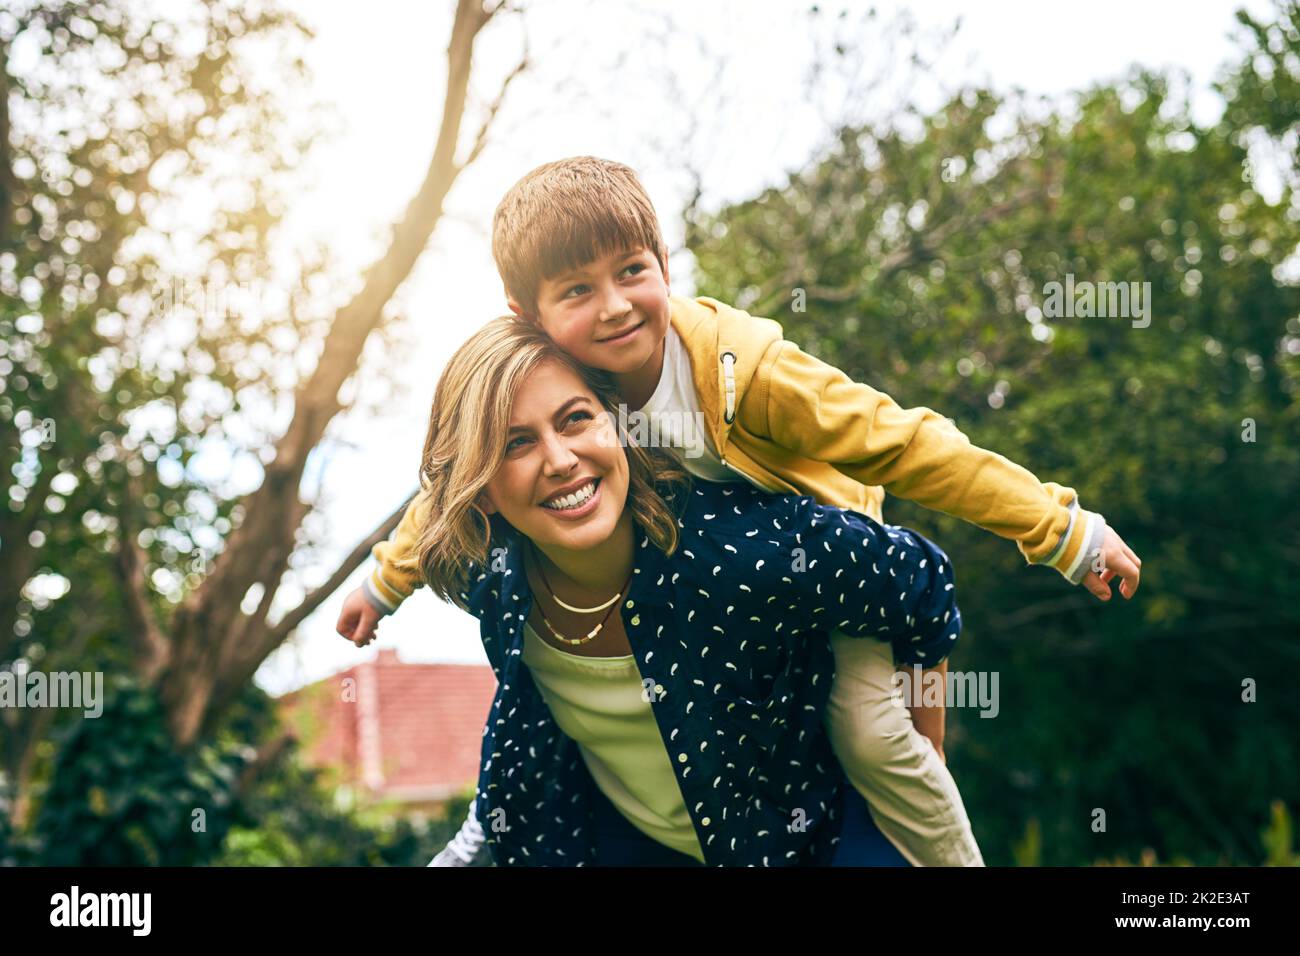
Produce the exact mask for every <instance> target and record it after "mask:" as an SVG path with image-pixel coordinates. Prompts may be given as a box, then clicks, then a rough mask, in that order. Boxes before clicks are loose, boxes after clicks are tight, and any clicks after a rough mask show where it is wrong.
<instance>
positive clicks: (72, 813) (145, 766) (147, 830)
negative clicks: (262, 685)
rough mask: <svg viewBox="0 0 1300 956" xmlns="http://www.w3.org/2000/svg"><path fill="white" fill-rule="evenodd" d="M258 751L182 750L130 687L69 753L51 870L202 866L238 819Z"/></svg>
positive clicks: (52, 805)
mask: <svg viewBox="0 0 1300 956" xmlns="http://www.w3.org/2000/svg"><path fill="white" fill-rule="evenodd" d="M247 751H248V748H247V747H246V746H244V745H240V744H236V743H234V742H232V741H228V740H227V741H223V742H222V743H219V744H217V745H213V746H204V747H200V748H197V749H196V750H195V751H194V752H192V753H180V752H177V750H176V748H175V746H174V744H173V743H172V740H171V737H170V735H169V734H168V732H167V728H166V726H165V723H164V719H163V714H162V711H161V709H160V708H159V706H158V703H157V699H156V698H155V697H154V696H153V695H152V694H149V693H147V692H142V691H141V690H140V689H139V688H137V687H135V686H133V685H131V684H130V683H127V682H121V683H119V684H118V685H117V686H116V687H114V688H112V690H111V691H110V692H109V693H108V694H107V700H106V701H105V703H104V712H103V714H101V715H100V716H99V717H98V718H95V719H86V720H82V721H80V722H79V723H78V724H77V725H76V726H75V728H74V730H73V732H72V733H71V735H70V736H69V739H68V740H66V741H64V742H63V744H62V746H61V747H60V748H59V754H58V758H57V761H56V765H55V768H54V774H53V778H52V782H51V785H50V787H49V789H48V790H47V791H46V792H45V793H44V795H43V799H42V807H41V811H40V814H39V815H38V817H37V819H36V825H35V835H36V837H37V839H38V840H39V841H40V842H41V844H42V850H41V854H40V860H39V862H40V863H41V864H43V865H46V866H194V865H197V864H201V863H204V862H206V861H207V860H209V859H210V858H211V857H212V856H213V854H214V853H216V852H217V850H218V848H219V847H220V846H221V843H222V841H223V840H224V839H225V836H226V833H227V832H228V831H229V829H230V827H231V825H232V824H233V823H234V822H235V820H236V819H238V813H239V810H238V808H237V806H236V801H235V787H236V783H237V781H238V780H239V775H240V772H241V770H242V769H243V768H244V765H245V763H246V760H247Z"/></svg>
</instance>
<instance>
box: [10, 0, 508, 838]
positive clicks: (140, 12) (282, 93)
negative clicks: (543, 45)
mask: <svg viewBox="0 0 1300 956" xmlns="http://www.w3.org/2000/svg"><path fill="white" fill-rule="evenodd" d="M512 12H514V8H513V7H511V6H509V5H508V4H506V3H505V2H499V3H485V2H482V0H458V2H457V3H456V4H455V7H454V12H453V13H452V15H451V22H450V29H449V41H448V48H447V69H446V83H445V89H444V91H443V97H442V104H441V108H442V115H441V126H440V129H439V134H438V139H437V143H436V145H435V147H434V149H433V153H432V155H431V157H430V159H429V164H428V168H427V171H426V174H425V177H424V181H423V183H422V184H421V186H420V188H419V190H418V191H417V192H416V194H415V195H414V196H413V197H412V199H411V201H410V203H409V204H408V206H407V208H406V210H405V213H404V215H403V217H402V218H401V219H400V220H399V221H398V222H396V223H395V224H394V225H393V227H392V230H391V234H390V236H389V240H388V244H387V247H386V249H385V251H384V253H383V255H382V256H381V257H380V258H379V259H378V260H377V261H376V262H375V263H374V264H373V265H372V266H371V267H370V268H369V269H368V270H366V272H365V274H364V275H363V276H362V277H361V278H360V281H359V283H357V286H358V288H357V291H355V293H353V294H351V295H350V297H348V298H347V299H346V300H344V301H343V304H342V305H341V307H337V306H336V307H331V306H330V304H329V303H330V296H329V292H330V291H331V290H330V289H329V285H330V284H329V283H328V282H327V281H326V280H327V278H328V275H329V272H328V266H329V263H328V262H327V261H326V257H325V254H324V253H323V252H321V251H319V250H317V251H315V252H313V251H310V250H309V251H308V252H307V253H306V254H304V255H303V256H302V258H301V259H300V261H299V262H298V263H297V264H296V266H295V267H293V268H290V269H289V270H287V271H286V270H285V269H284V268H280V269H277V268H275V267H274V266H273V264H272V262H271V261H270V258H269V257H268V256H267V255H266V250H267V248H268V246H269V245H270V243H271V242H272V240H273V239H274V238H275V236H276V230H277V228H278V225H279V223H280V220H281V218H282V216H283V214H284V211H285V208H286V199H285V196H286V193H287V191H288V190H289V189H290V188H292V186H293V176H294V172H295V169H296V167H297V166H298V165H299V163H300V161H301V158H302V156H303V155H304V154H305V153H306V152H307V150H309V149H310V148H311V146H312V143H313V142H314V141H315V140H316V139H317V138H318V136H319V135H320V134H321V121H320V118H319V116H318V114H317V113H316V112H313V111H306V112H301V111H299V110H297V109H295V107H296V105H297V100H295V98H294V97H295V95H296V94H295V92H294V91H295V90H297V91H301V89H302V86H303V84H304V81H305V79H306V70H305V66H304V63H303V61H302V59H301V55H300V54H301V46H302V44H303V43H305V42H306V41H307V40H308V39H309V36H310V35H309V31H308V29H307V27H306V26H305V25H304V24H303V23H301V22H300V21H299V20H298V19H297V18H296V17H294V16H293V15H292V14H289V13H287V12H286V11H284V10H282V9H280V8H279V7H278V6H277V5H276V4H274V3H270V2H268V3H257V2H250V3H238V2H235V0H210V2H201V3H200V2H192V3H189V4H188V5H185V6H179V5H169V7H168V11H167V13H168V19H165V20H164V19H158V18H156V17H155V16H153V15H152V14H151V13H150V11H149V10H148V9H147V8H146V7H145V6H144V5H141V4H136V3H130V2H107V0H105V2H81V3H63V2H43V0H25V2H19V3H17V4H11V5H9V6H8V8H7V9H6V11H5V12H4V13H2V14H0V54H2V56H0V66H2V67H3V69H0V94H4V95H0V102H3V104H4V107H5V109H4V111H3V112H0V131H2V132H3V133H4V134H5V135H4V136H3V137H0V143H3V147H0V148H2V149H3V154H2V156H3V163H0V203H2V205H0V224H3V228H2V229H0V334H2V336H3V339H2V340H0V347H2V348H3V351H0V420H3V421H5V422H6V423H9V424H11V425H13V426H14V427H13V428H12V429H6V430H5V432H4V434H3V437H2V442H0V455H2V456H3V458H4V464H5V466H6V471H7V473H9V474H12V475H13V476H14V483H13V484H12V485H11V486H10V487H9V490H8V508H7V509H6V510H5V511H4V512H3V513H0V548H2V549H3V561H0V661H14V660H18V659H20V658H21V659H22V660H23V661H26V662H33V661H36V662H40V663H41V664H42V666H46V667H49V668H51V669H54V668H55V667H56V666H60V667H69V668H71V667H75V668H78V669H80V668H83V667H85V666H87V665H91V664H93V666H95V667H97V668H107V669H109V670H111V671H115V672H121V671H126V672H129V673H130V674H131V675H132V676H133V677H134V678H135V680H136V681H137V682H139V683H140V684H142V685H143V686H144V687H146V688H148V690H149V693H151V694H152V695H154V696H156V699H157V702H158V704H159V706H160V708H161V713H162V714H163V715H164V721H165V726H166V727H167V729H168V733H169V735H170V738H171V740H172V741H173V743H174V744H175V746H176V747H178V748H180V749H181V750H186V749H190V748H193V747H195V746H196V745H197V744H198V743H199V742H200V741H202V740H203V739H204V738H205V737H208V736H211V735H212V734H213V733H214V731H215V729H216V728H217V727H218V726H219V724H220V722H221V720H222V718H223V716H224V715H226V714H227V713H228V712H229V709H230V707H231V706H232V705H233V703H234V702H235V701H236V700H238V699H239V697H240V695H241V694H242V693H243V692H244V691H245V690H246V688H247V687H248V685H249V681H250V679H251V677H252V675H253V673H254V672H255V670H256V669H257V667H258V666H259V665H260V664H261V662H262V661H263V660H264V659H265V658H266V657H267V655H268V654H270V652H271V651H273V650H274V649H275V648H276V647H277V646H279V644H280V643H282V642H283V641H284V640H285V639H286V638H287V637H288V636H289V635H290V634H291V633H292V632H293V629H294V628H295V627H296V626H297V625H298V624H299V623H300V622H301V621H302V620H303V619H304V618H305V617H306V616H307V615H308V614H309V613H311V611H312V610H314V609H315V608H316V607H317V606H318V605H319V604H320V602H321V601H322V600H324V599H325V597H327V596H328V595H329V594H330V593H331V592H332V591H333V590H334V589H336V588H337V587H338V585H339V584H340V583H341V582H342V581H343V580H344V579H345V578H346V577H347V576H348V575H349V574H350V573H351V572H352V571H353V570H354V569H355V568H356V567H358V566H359V565H360V563H361V562H362V561H363V560H364V559H365V558H366V557H367V555H368V553H369V548H370V546H371V545H372V544H373V543H374V542H376V541H378V540H380V539H381V538H383V537H384V536H386V535H387V534H388V533H389V531H391V529H392V527H393V526H395V524H396V522H397V520H398V519H399V517H400V514H401V509H398V510H396V511H394V513H393V515H392V516H391V518H389V519H388V520H387V521H386V522H384V523H383V524H382V525H381V526H380V527H379V528H376V529H375V531H374V533H373V534H372V535H371V536H370V537H369V538H368V539H367V540H366V541H363V542H361V543H360V544H359V545H358V546H357V547H356V548H355V549H354V550H353V551H352V552H351V553H350V554H349V555H348V557H347V558H346V559H345V560H344V561H343V562H342V563H341V564H340V565H339V567H338V568H337V569H336V570H335V571H334V572H333V573H332V574H331V575H330V576H329V577H328V579H327V580H326V582H325V583H324V584H323V585H322V586H321V587H318V588H315V589H313V590H312V591H310V592H309V593H307V594H306V596H305V598H304V599H303V600H302V601H301V602H299V603H298V605H297V606H296V607H295V608H293V609H292V610H290V611H288V612H287V613H285V614H283V615H282V616H280V617H278V618H274V617H273V616H272V611H273V609H275V599H276V596H277V593H278V592H279V591H280V589H281V586H282V584H283V582H284V581H285V580H286V578H287V574H286V572H289V571H290V568H291V567H292V564H293V559H294V558H295V556H296V555H297V556H300V555H301V553H302V549H303V546H304V545H307V544H309V541H307V540H306V539H309V538H310V533H309V518H310V517H311V514H312V510H313V503H312V502H311V501H304V500H302V494H301V490H302V480H303V474H304V470H305V468H306V465H307V462H308V458H309V456H310V455H311V454H312V452H313V449H314V448H316V446H317V445H318V443H319V442H320V441H321V439H322V437H323V436H324V435H325V433H326V429H327V428H328V426H329V425H330V423H331V422H332V421H334V420H335V419H336V418H337V417H338V416H339V414H340V413H341V412H344V411H346V410H347V409H348V408H349V407H350V400H348V399H345V398H343V397H341V393H342V392H346V387H345V386H346V385H347V383H348V381H349V379H350V378H351V376H353V375H354V374H355V373H357V372H358V367H359V363H360V362H361V359H362V355H363V349H364V348H365V346H366V344H367V342H368V341H370V340H372V339H379V340H380V343H379V344H381V345H382V344H384V341H383V340H384V339H385V337H386V336H387V335H388V334H389V332H390V331H391V329H392V328H393V325H394V323H395V322H396V321H398V319H399V318H400V315H399V314H398V312H397V310H396V309H394V308H393V307H392V306H391V304H390V300H391V299H392V297H393V295H394V293H395V292H396V290H397V289H398V288H399V287H400V285H401V284H402V282H403V281H404V280H405V278H406V277H407V276H408V274H409V273H410V271H411V269H412V267H413V266H414V264H415V263H416V261H417V260H418V258H419V257H420V254H421V252H422V251H423V250H424V248H425V245H426V244H427V242H428V240H429V238H430V236H431V235H432V234H433V232H434V230H435V229H436V227H437V225H438V222H439V221H440V219H441V217H442V214H443V203H444V200H445V199H446V197H447V195H448V193H449V191H450V190H451V189H452V187H453V186H454V184H455V183H456V181H457V179H458V178H459V177H460V175H461V174H462V173H463V171H464V170H465V169H466V168H467V167H468V166H469V165H470V164H472V163H473V162H474V161H475V160H476V159H477V158H478V157H479V155H480V154H481V152H482V151H483V149H484V148H485V146H486V145H487V142H488V136H489V132H490V130H491V128H492V124H493V121H494V119H495V118H496V116H497V113H498V111H499V110H500V108H501V105H502V102H503V99H504V97H505V95H506V92H507V90H508V88H509V86H510V85H511V83H512V82H513V80H514V79H516V78H517V77H518V76H519V75H520V74H521V73H522V72H523V71H524V69H525V68H526V65H527V57H526V54H525V56H524V58H523V59H521V60H520V61H519V62H518V64H517V65H516V66H514V67H513V68H512V69H510V70H509V71H508V72H506V73H504V74H503V75H501V76H499V77H497V78H496V93H495V95H494V96H492V97H490V98H489V100H488V101H487V102H486V103H485V104H484V105H483V106H482V107H479V108H475V107H473V106H471V105H469V104H470V101H469V87H470V79H471V74H472V73H473V72H474V61H473V56H474V47H475V42H476V40H477V39H478V38H479V36H480V35H481V34H482V32H483V31H484V30H485V29H486V28H487V27H488V25H489V24H490V23H491V22H493V21H494V20H498V19H501V18H502V17H504V16H506V15H508V14H510V13H512ZM268 64H269V65H268ZM489 79H490V77H489ZM466 127H468V129H466ZM250 289H256V290H258V292H259V293H260V294H259V295H257V296H249V295H241V294H240V293H241V292H242V293H247V292H248V290H250ZM196 293H197V297H196ZM227 293H233V295H230V296H228V295H227ZM214 295H217V296H219V297H220V301H219V302H214V301H213V297H214ZM337 297H338V294H337V292H336V293H335V298H337ZM380 359H381V360H382V356H381V357H380ZM374 360H375V359H373V358H372V359H371V361H374ZM267 409H275V410H284V411H286V412H287V413H288V415H289V418H288V426H287V428H285V429H284V430H283V431H282V432H280V433H278V434H276V433H274V432H272V431H271V429H272V428H273V427H274V426H273V424H271V423H268V422H266V421H265V418H266V416H267V412H266V410H267ZM250 416H261V418H262V420H260V421H256V422H255V424H256V425H258V426H262V425H270V427H268V428H267V433H266V434H258V433H257V430H256V428H253V429H251V430H250V429H249V428H248V424H249V418H250ZM239 424H242V425H244V427H245V434H243V435H241V434H239V433H238V432H236V431H234V427H235V426H236V425H239ZM250 431H251V437H247V436H248V434H249V432H250ZM214 439H215V440H218V441H225V442H226V443H227V445H228V446H229V447H233V448H234V450H235V453H236V454H244V455H246V456H250V457H255V458H256V459H257V460H258V461H259V462H260V463H261V464H262V465H263V466H264V474H263V479H262V481H261V483H260V485H259V486H258V487H257V488H256V489H255V490H253V491H252V492H250V493H245V492H244V491H242V490H230V489H228V488H222V487H213V486H212V483H211V482H210V481H204V480H202V479H201V478H199V477H198V476H196V475H194V474H193V473H192V472H191V470H190V468H189V466H190V464H191V462H192V461H193V460H194V459H195V457H196V455H198V454H199V453H200V451H201V450H202V448H203V447H204V442H205V441H209V442H210V441H212V440H214ZM305 525H307V527H306V528H305V527H304V526H305ZM0 716H3V717H4V719H5V721H6V725H5V734H4V737H5V744H4V765H3V769H4V775H5V776H6V777H8V781H9V785H10V786H11V788H13V789H15V790H16V791H17V793H18V797H19V799H18V800H17V801H16V803H15V813H16V815H17V816H19V818H20V819H21V818H23V817H24V816H25V813H24V812H23V808H24V806H25V800H26V797H27V796H28V795H27V794H26V792H25V791H26V787H27V784H28V782H29V781H30V779H31V776H32V773H33V761H34V760H35V759H36V754H37V753H38V746H37V745H38V743H39V742H40V741H41V740H42V739H45V738H46V737H47V736H48V735H49V733H50V726H49V722H50V720H52V719H55V718H54V717H53V716H52V715H51V713H50V712H49V711H48V710H47V711H38V712H32V711H26V712H18V711H12V712H11V711H6V712H5V713H4V714H3V715H0ZM57 719H58V720H65V719H68V718H66V717H65V715H62V714H60V715H58V717H57Z"/></svg>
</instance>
